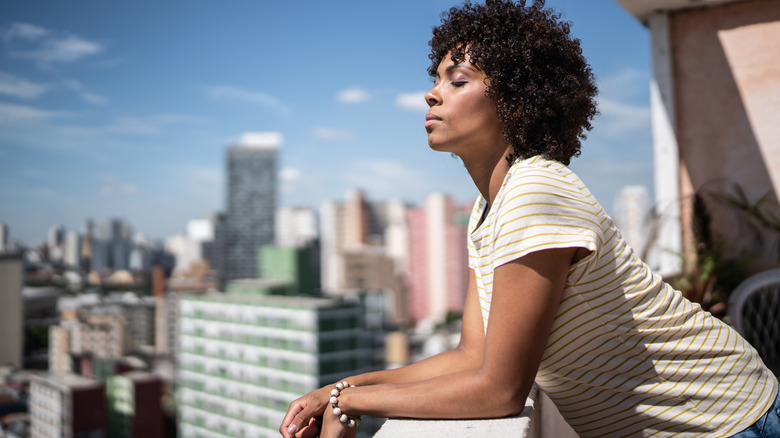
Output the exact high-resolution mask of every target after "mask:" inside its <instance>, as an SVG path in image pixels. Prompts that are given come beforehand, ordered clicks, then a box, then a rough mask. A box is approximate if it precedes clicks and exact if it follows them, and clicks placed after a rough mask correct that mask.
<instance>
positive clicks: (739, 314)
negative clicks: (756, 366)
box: [728, 268, 780, 376]
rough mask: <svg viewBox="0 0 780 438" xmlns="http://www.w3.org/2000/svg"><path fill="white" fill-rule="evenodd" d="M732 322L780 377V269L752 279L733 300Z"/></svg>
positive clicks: (730, 315) (762, 273) (731, 302)
mask: <svg viewBox="0 0 780 438" xmlns="http://www.w3.org/2000/svg"><path fill="white" fill-rule="evenodd" d="M728 315H729V321H730V323H731V325H732V327H734V328H735V329H736V330H737V331H738V332H739V334H741V335H742V336H743V337H744V338H745V339H746V340H747V341H748V342H750V344H751V345H752V346H753V347H754V348H755V349H756V350H757V351H758V354H759V355H760V356H761V359H762V360H763V361H764V363H765V364H766V366H767V367H769V369H771V370H772V372H773V373H775V375H776V376H777V375H780V268H778V269H772V270H769V271H764V272H761V273H758V274H755V275H752V276H750V277H748V278H747V279H746V280H745V281H743V282H742V283H740V284H739V286H737V288H736V289H734V292H732V293H731V296H730V297H729V307H728Z"/></svg>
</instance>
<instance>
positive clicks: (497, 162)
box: [461, 146, 512, 205]
mask: <svg viewBox="0 0 780 438" xmlns="http://www.w3.org/2000/svg"><path fill="white" fill-rule="evenodd" d="M511 151H512V148H511V146H509V147H507V148H505V149H504V150H503V151H501V150H500V149H499V150H496V151H495V152H494V153H492V154H486V155H482V156H479V157H472V158H469V159H467V158H464V157H461V160H463V164H464V165H465V166H466V170H467V171H468V172H469V175H470V176H471V179H472V180H473V181H474V185H476V186H477V190H479V193H481V194H482V197H483V198H485V200H486V201H487V202H488V205H492V204H493V200H494V199H495V197H496V194H498V190H499V189H500V188H501V185H502V184H503V182H504V177H505V176H506V174H507V172H508V171H509V166H510V163H509V162H508V161H507V160H506V157H507V155H509V153H510V152H511Z"/></svg>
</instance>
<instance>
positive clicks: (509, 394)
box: [339, 369, 533, 419]
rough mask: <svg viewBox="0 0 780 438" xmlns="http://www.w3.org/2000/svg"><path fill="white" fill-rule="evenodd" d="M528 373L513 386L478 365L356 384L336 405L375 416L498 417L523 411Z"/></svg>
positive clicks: (346, 409) (356, 413)
mask: <svg viewBox="0 0 780 438" xmlns="http://www.w3.org/2000/svg"><path fill="white" fill-rule="evenodd" d="M529 376H530V377H528V378H526V379H524V380H525V381H524V382H522V384H521V385H514V386H513V385H506V384H505V382H502V381H501V380H500V379H495V378H494V377H491V376H489V375H488V374H486V373H484V372H483V371H482V370H480V369H477V370H470V371H462V372H457V373H452V374H446V375H441V376H438V377H434V378H431V379H428V380H423V381H416V382H408V383H400V384H395V383H387V384H375V385H372V386H360V385H358V384H356V387H355V388H349V389H347V390H345V391H343V392H342V393H341V395H340V396H339V407H340V408H341V409H342V410H343V411H345V412H346V413H347V414H350V415H371V416H376V417H410V418H439V419H444V418H446V419H465V418H499V417H505V416H508V415H516V414H519V413H520V412H522V410H523V408H524V407H525V399H526V397H527V396H528V393H529V391H530V389H531V386H532V385H533V376H532V375H531V373H529ZM350 383H352V382H350Z"/></svg>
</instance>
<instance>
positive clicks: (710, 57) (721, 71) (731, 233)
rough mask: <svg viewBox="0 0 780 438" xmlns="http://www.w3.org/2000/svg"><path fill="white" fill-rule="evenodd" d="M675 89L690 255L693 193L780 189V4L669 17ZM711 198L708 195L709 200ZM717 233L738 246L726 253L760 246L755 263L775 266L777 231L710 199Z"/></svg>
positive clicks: (762, 0) (757, 193)
mask: <svg viewBox="0 0 780 438" xmlns="http://www.w3.org/2000/svg"><path fill="white" fill-rule="evenodd" d="M669 23H670V37H671V50H672V54H671V56H672V66H673V78H674V84H675V85H674V89H675V113H676V118H677V120H676V126H677V141H678V144H679V152H680V167H681V171H680V175H681V181H680V191H681V195H682V199H683V201H684V202H683V211H682V216H683V218H682V219H683V245H684V251H685V252H686V253H687V254H691V252H692V251H693V246H692V231H691V227H690V223H691V208H690V204H689V203H688V202H686V201H687V200H689V199H690V195H691V194H692V193H694V192H695V191H699V192H700V193H701V192H705V193H707V192H709V193H724V192H725V193H734V190H733V187H734V185H735V184H738V185H739V186H740V187H742V189H744V191H745V193H746V194H747V196H748V198H749V199H750V200H754V201H755V200H758V199H759V198H761V197H762V196H764V195H766V194H769V196H770V198H771V199H770V200H771V201H772V202H775V203H776V202H777V193H778V191H780V116H778V114H780V112H779V111H780V2H778V1H775V0H753V1H744V2H737V3H732V4H728V5H722V6H715V7H704V8H698V9H689V10H683V11H678V12H673V13H671V14H670V16H669ZM710 199H712V198H708V200H710ZM708 207H710V210H711V213H712V227H713V232H714V234H720V235H723V236H724V237H726V239H727V240H728V241H730V242H735V244H734V245H733V246H732V247H731V248H729V251H728V253H727V255H731V256H733V255H736V254H738V253H740V252H744V251H757V250H760V251H762V255H761V259H760V260H759V262H758V263H757V265H756V267H755V268H756V269H763V268H766V267H769V266H774V265H777V261H778V247H777V245H778V241H777V235H776V234H771V233H767V232H763V233H762V234H757V231H756V227H751V226H750V225H748V223H747V222H746V221H745V220H744V219H743V217H744V216H742V215H740V214H738V213H736V212H735V210H734V209H733V208H729V207H725V206H724V204H723V203H718V202H712V201H711V202H709V203H708Z"/></svg>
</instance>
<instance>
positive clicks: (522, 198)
mask: <svg viewBox="0 0 780 438" xmlns="http://www.w3.org/2000/svg"><path fill="white" fill-rule="evenodd" d="M499 203H500V204H499V205H495V211H496V217H495V218H494V223H493V230H492V234H493V245H494V246H493V248H492V268H493V269H495V268H496V267H498V266H501V265H503V264H505V263H508V262H510V261H512V260H515V259H518V258H520V257H522V256H524V255H527V254H530V253H532V252H535V251H541V250H545V249H554V248H571V247H581V248H585V249H587V250H589V251H591V252H594V253H595V252H596V251H597V249H598V247H599V246H600V242H601V236H602V228H601V220H600V219H599V214H598V212H599V211H600V210H601V207H600V206H599V204H598V202H597V201H596V199H595V198H594V197H593V195H592V194H591V193H590V191H588V189H587V188H586V187H585V186H584V185H583V184H582V182H581V181H580V180H579V178H577V176H576V175H575V174H574V173H573V172H572V171H571V170H569V169H568V168H567V167H563V166H561V167H559V168H550V167H522V168H518V169H515V172H513V174H512V175H511V176H510V178H509V180H508V181H506V187H504V193H503V196H502V197H501V199H500V201H499Z"/></svg>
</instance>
